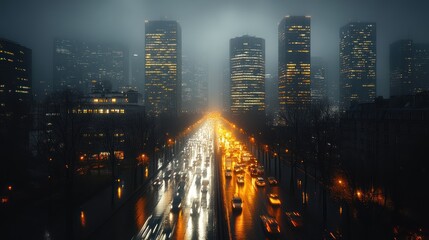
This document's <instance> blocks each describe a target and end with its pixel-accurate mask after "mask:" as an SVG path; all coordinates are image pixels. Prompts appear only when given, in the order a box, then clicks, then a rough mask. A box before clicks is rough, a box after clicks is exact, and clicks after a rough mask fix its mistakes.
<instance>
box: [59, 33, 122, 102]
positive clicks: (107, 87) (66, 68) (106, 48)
mask: <svg viewBox="0 0 429 240" xmlns="http://www.w3.org/2000/svg"><path fill="white" fill-rule="evenodd" d="M128 85H129V79H128V51H127V50H126V49H125V48H124V47H122V46H118V45H114V44H105V43H97V42H86V41H78V40H70V39H55V41H54V84H53V86H54V90H55V91H60V90H63V89H66V88H70V89H75V90H78V91H81V92H82V93H84V94H89V93H92V92H100V91H107V92H108V91H111V90H114V91H118V90H120V89H122V88H124V87H126V86H128Z"/></svg>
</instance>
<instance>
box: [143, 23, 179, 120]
mask: <svg viewBox="0 0 429 240" xmlns="http://www.w3.org/2000/svg"><path fill="white" fill-rule="evenodd" d="M145 61H146V62H145V93H144V96H145V106H146V110H147V114H148V115H149V116H159V115H161V114H166V115H172V116H176V115H177V114H178V113H180V111H181V102H182V90H181V86H182V34H181V28H180V25H179V23H177V22H176V21H164V20H161V21H146V23H145Z"/></svg>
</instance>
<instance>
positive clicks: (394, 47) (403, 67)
mask: <svg viewBox="0 0 429 240" xmlns="http://www.w3.org/2000/svg"><path fill="white" fill-rule="evenodd" d="M413 53H414V47H413V41H412V40H410V39H407V40H399V41H396V42H394V43H392V44H390V96H400V95H409V94H412V93H413V92H414V88H415V87H416V86H415V81H414V79H413V78H414V76H413V74H414V71H413V69H414V54H413Z"/></svg>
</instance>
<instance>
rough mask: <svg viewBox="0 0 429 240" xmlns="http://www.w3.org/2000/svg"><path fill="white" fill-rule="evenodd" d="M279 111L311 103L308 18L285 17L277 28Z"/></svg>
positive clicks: (302, 106)
mask: <svg viewBox="0 0 429 240" xmlns="http://www.w3.org/2000/svg"><path fill="white" fill-rule="evenodd" d="M278 34H279V35H278V38H279V39H278V40H279V66H278V71H279V72H278V74H279V104H280V112H285V111H287V110H288V108H291V107H298V108H305V107H307V106H309V105H310V103H311V88H310V81H311V75H310V72H311V63H310V61H311V55H310V48H311V44H310V36H311V17H309V16H287V17H284V18H283V19H282V21H281V22H280V24H279V28H278Z"/></svg>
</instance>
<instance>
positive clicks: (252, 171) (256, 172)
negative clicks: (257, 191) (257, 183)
mask: <svg viewBox="0 0 429 240" xmlns="http://www.w3.org/2000/svg"><path fill="white" fill-rule="evenodd" d="M250 176H252V177H258V176H259V172H258V170H256V168H251V169H250Z"/></svg>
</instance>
